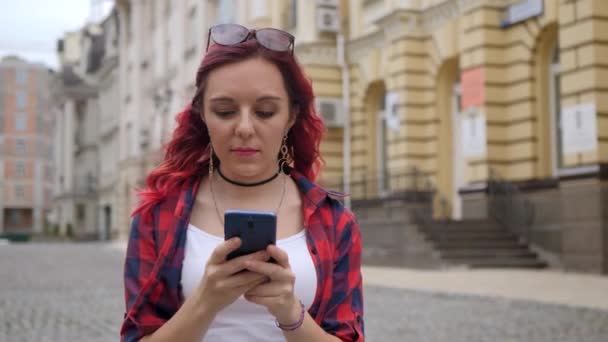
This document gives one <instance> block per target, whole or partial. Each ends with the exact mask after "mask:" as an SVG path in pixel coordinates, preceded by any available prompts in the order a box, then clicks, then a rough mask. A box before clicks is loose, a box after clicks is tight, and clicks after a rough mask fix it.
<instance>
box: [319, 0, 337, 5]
mask: <svg viewBox="0 0 608 342" xmlns="http://www.w3.org/2000/svg"><path fill="white" fill-rule="evenodd" d="M317 6H319V7H321V6H322V7H337V6H338V0H317Z"/></svg>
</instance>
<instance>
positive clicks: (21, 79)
mask: <svg viewBox="0 0 608 342" xmlns="http://www.w3.org/2000/svg"><path fill="white" fill-rule="evenodd" d="M15 83H17V85H26V84H27V70H19V69H18V70H16V71H15Z"/></svg>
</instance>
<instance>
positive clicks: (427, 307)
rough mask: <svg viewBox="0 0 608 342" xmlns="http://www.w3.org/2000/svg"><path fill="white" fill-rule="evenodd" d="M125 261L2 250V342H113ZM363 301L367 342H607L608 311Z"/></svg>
mask: <svg viewBox="0 0 608 342" xmlns="http://www.w3.org/2000/svg"><path fill="white" fill-rule="evenodd" d="M123 255H124V251H123V250H121V249H119V248H116V246H115V245H112V244H104V243H89V244H60V243H55V244H42V243H30V244H22V245H19V244H13V245H4V246H0V279H2V281H1V282H0V342H5V341H6V342H9V341H10V342H13V341H15V342H28V341H37V342H38V341H40V342H43V341H94V342H95V341H117V340H118V339H119V337H118V331H119V328H120V324H121V319H122V315H123V305H124V304H123V290H122V263H123ZM581 290H582V291H584V288H581ZM364 295H365V324H366V337H367V338H366V340H367V341H372V342H374V341H418V342H424V341H429V342H435V341H437V342H439V341H450V342H459V341H463V342H464V341H467V342H474V341H526V342H536V341H538V342H541V341H556V342H559V341H564V342H565V341H569V342H570V341H572V342H582V341H585V342H587V341H588V342H605V341H608V311H602V310H596V309H588V308H575V307H569V306H561V305H553V304H540V303H537V302H531V301H524V300H510V299H504V298H491V297H479V296H474V295H460V294H447V293H441V292H427V291H420V290H415V291H414V290H405V289H396V288H389V287H380V286H366V287H365V292H364Z"/></svg>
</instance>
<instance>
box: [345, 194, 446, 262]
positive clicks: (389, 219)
mask: <svg viewBox="0 0 608 342" xmlns="http://www.w3.org/2000/svg"><path fill="white" fill-rule="evenodd" d="M419 205H421V204H419V203H416V201H409V200H386V199H384V200H377V201H369V200H367V201H353V211H354V212H355V215H356V217H357V222H358V223H359V227H360V229H361V235H362V240H363V264H364V265H369V266H386V267H407V268H417V269H434V268H440V267H441V260H440V259H439V257H438V255H437V253H436V252H435V250H434V247H433V245H432V243H431V242H430V241H429V240H427V238H426V236H425V235H424V234H423V233H422V232H421V231H420V230H419V229H418V226H417V225H416V224H414V223H413V219H412V216H411V211H410V210H408V209H411V208H415V207H416V206H419Z"/></svg>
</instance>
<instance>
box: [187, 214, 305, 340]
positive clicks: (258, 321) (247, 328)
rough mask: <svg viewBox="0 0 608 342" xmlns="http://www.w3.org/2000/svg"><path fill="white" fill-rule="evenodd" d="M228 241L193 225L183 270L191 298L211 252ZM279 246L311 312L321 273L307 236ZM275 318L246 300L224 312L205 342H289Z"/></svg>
mask: <svg viewBox="0 0 608 342" xmlns="http://www.w3.org/2000/svg"><path fill="white" fill-rule="evenodd" d="M223 241H224V239H223V238H221V237H219V236H215V235H211V234H209V233H207V232H205V231H203V230H201V229H199V228H197V227H195V226H193V225H189V226H188V235H187V238H186V248H185V251H184V263H183V266H182V279H181V284H182V289H183V292H184V297H186V298H188V297H189V296H190V295H191V294H192V292H193V291H194V290H195V288H196V287H197V286H199V284H200V281H201V279H202V277H203V274H204V272H205V265H206V264H207V260H208V259H209V257H210V256H211V252H212V251H213V250H214V249H215V247H217V246H218V245H219V244H220V243H221V242H223ZM277 246H278V247H279V248H281V249H283V250H284V251H286V252H287V255H288V256H289V264H290V265H291V269H292V271H293V272H294V273H295V275H296V282H295V289H294V291H295V295H296V297H297V298H298V299H300V300H301V301H302V303H303V304H304V306H305V307H306V309H308V308H310V306H311V305H312V303H313V301H314V297H315V294H316V291H317V271H316V269H315V266H314V263H313V261H312V257H311V255H310V253H309V251H308V247H307V245H306V232H305V231H304V230H302V231H301V232H299V233H297V234H296V235H292V236H290V237H288V238H285V239H280V240H277ZM274 321H275V319H274V317H273V316H272V315H271V314H270V313H269V312H268V310H266V308H265V307H263V306H261V305H258V304H254V303H251V302H248V301H247V300H246V299H245V298H243V296H241V297H239V298H238V299H237V300H236V301H235V302H234V303H232V304H231V305H229V306H227V307H226V308H224V310H222V311H220V312H219V313H218V314H217V315H216V317H215V319H214V321H213V322H212V323H211V325H210V326H209V330H208V331H207V334H206V335H205V338H203V340H202V341H205V342H224V341H225V342H234V341H252V342H255V341H282V342H284V341H285V337H284V336H283V333H282V332H281V330H280V329H279V328H277V327H276V325H275V322H274Z"/></svg>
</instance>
